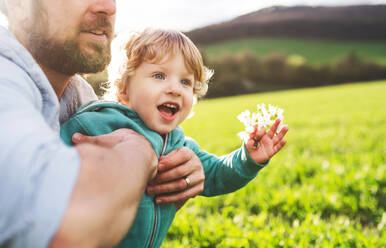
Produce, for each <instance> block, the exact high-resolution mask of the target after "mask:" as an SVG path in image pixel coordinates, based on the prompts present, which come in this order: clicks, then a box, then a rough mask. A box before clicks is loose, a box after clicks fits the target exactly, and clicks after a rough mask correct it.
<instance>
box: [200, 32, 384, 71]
mask: <svg viewBox="0 0 386 248" xmlns="http://www.w3.org/2000/svg"><path fill="white" fill-rule="evenodd" d="M246 50H250V51H254V52H255V53H256V54H257V55H260V56H264V55H267V54H271V53H276V52H280V53H283V54H287V55H300V56H302V57H304V58H305V59H306V60H307V61H308V62H309V63H311V64H313V65H321V64H326V63H331V61H334V60H336V59H339V58H340V57H342V56H344V55H346V54H348V53H349V52H351V51H355V52H356V53H357V54H358V55H359V56H361V57H363V58H364V59H366V60H370V61H375V62H377V63H380V64H384V65H386V41H321V40H300V39H299V40H296V39H279V38H277V39H244V40H236V41H229V42H224V43H219V44H214V45H210V46H207V47H204V51H205V52H206V54H207V55H208V56H209V57H219V56H221V55H222V54H224V53H237V52H241V51H246Z"/></svg>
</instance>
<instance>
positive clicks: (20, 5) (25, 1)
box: [4, 0, 34, 24]
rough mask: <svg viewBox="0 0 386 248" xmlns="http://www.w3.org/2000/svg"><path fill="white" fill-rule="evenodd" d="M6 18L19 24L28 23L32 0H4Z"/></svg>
mask: <svg viewBox="0 0 386 248" xmlns="http://www.w3.org/2000/svg"><path fill="white" fill-rule="evenodd" d="M4 4H5V9H6V11H7V13H8V19H9V20H10V21H12V22H14V21H15V22H17V23H20V24H26V23H30V21H31V16H32V4H34V3H33V2H32V0H4Z"/></svg>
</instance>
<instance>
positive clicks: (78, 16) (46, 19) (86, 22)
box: [27, 0, 116, 75]
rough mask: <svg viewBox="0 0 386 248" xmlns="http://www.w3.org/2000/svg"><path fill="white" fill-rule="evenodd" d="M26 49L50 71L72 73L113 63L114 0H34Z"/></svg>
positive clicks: (98, 68)
mask: <svg viewBox="0 0 386 248" xmlns="http://www.w3.org/2000/svg"><path fill="white" fill-rule="evenodd" d="M33 2H34V3H33V6H32V11H31V12H32V13H31V15H32V18H31V19H32V22H31V25H30V26H28V31H29V32H28V33H29V35H28V38H27V48H28V49H29V50H30V52H31V53H32V55H33V56H34V57H35V59H36V60H37V61H38V62H39V63H40V64H42V65H43V66H46V67H48V68H50V69H51V70H54V71H57V72H60V73H63V74H66V75H73V74H75V73H94V72H98V71H102V70H103V69H104V68H105V67H106V65H107V64H108V63H109V62H110V58H111V54H110V44H111V40H112V38H113V33H114V21H115V10H116V6H115V0H55V1H52V0H33Z"/></svg>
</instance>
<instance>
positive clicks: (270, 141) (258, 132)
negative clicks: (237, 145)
mask: <svg viewBox="0 0 386 248" xmlns="http://www.w3.org/2000/svg"><path fill="white" fill-rule="evenodd" d="M279 124H280V120H279V119H277V120H276V121H275V123H274V124H273V125H272V126H271V128H270V129H269V130H268V132H266V131H265V128H264V127H260V128H259V127H257V126H256V128H255V131H254V132H253V133H251V134H250V137H249V139H248V141H247V142H246V144H245V147H246V148H247V151H248V153H249V155H250V156H251V158H252V159H253V160H254V161H255V162H256V163H259V164H263V163H265V162H267V161H268V160H269V159H270V158H271V157H273V156H274V155H275V154H276V153H278V152H279V151H280V150H281V148H283V146H284V145H285V144H286V140H285V139H284V136H285V134H286V133H287V132H288V127H287V126H285V127H283V128H282V130H281V131H280V132H279V133H278V134H276V131H277V128H278V126H279ZM256 142H258V143H256ZM256 144H257V146H256Z"/></svg>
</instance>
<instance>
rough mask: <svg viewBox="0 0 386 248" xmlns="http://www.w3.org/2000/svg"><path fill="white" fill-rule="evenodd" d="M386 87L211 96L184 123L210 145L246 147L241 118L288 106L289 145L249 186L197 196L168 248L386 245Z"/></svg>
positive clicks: (212, 148)
mask: <svg viewBox="0 0 386 248" xmlns="http://www.w3.org/2000/svg"><path fill="white" fill-rule="evenodd" d="M385 92H386V81H378V82H371V83H363V84H345V85H340V86H332V87H325V88H312V89H301V90H290V91H282V92H274V93H266V94H255V95H246V96H238V97H230V98H221V99H213V100H204V101H201V102H199V103H198V105H196V106H195V108H194V111H195V116H194V117H193V118H192V119H190V120H188V121H186V122H185V123H184V125H183V128H184V130H185V133H186V135H188V136H192V137H194V138H195V139H196V140H197V141H198V143H199V144H200V145H201V147H202V149H205V150H208V151H209V152H212V153H215V154H218V155H221V154H224V153H228V152H230V151H232V150H233V149H236V148H238V147H239V146H240V145H241V141H240V140H239V138H238V137H237V135H236V134H237V133H238V132H239V131H240V130H241V129H242V128H243V127H242V124H241V123H239V121H238V120H237V118H236V117H237V115H238V114H239V113H240V112H241V111H243V110H245V109H250V110H253V111H254V110H255V108H256V104H257V103H266V104H268V103H270V104H275V105H278V106H279V107H281V108H283V109H284V111H285V112H284V116H285V123H287V124H288V125H289V127H290V131H289V133H288V135H287V140H288V143H287V145H286V147H285V148H284V149H283V150H282V151H281V152H280V153H279V154H277V155H276V156H275V157H274V158H273V159H272V160H271V162H270V163H269V165H268V166H267V167H266V168H264V169H263V170H262V171H261V172H260V173H259V175H258V176H257V178H256V179H255V180H254V181H252V182H251V183H250V184H248V185H247V186H246V187H245V188H243V189H241V190H239V191H238V192H236V193H232V194H229V195H225V196H219V197H213V198H205V197H196V198H194V199H191V200H190V201H189V202H188V203H187V204H186V205H185V206H184V207H183V208H182V209H181V210H180V211H179V212H178V213H177V216H176V219H175V220H174V222H173V225H172V227H171V230H170V231H169V233H168V236H167V238H166V240H165V241H164V244H163V247H386V231H385V230H386V210H385V208H386V125H385V124H386V111H385V110H386V100H385V98H384V95H385Z"/></svg>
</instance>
